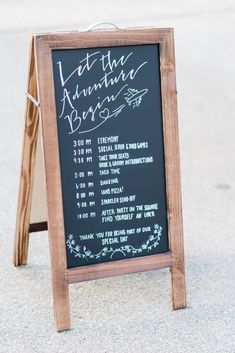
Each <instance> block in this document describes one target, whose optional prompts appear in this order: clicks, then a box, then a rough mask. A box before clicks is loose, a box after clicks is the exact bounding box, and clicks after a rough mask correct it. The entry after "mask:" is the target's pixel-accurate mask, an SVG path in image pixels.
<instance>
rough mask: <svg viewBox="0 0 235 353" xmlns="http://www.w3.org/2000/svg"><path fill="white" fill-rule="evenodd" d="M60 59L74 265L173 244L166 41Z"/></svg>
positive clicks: (59, 103) (56, 56)
mask: <svg viewBox="0 0 235 353" xmlns="http://www.w3.org/2000/svg"><path fill="white" fill-rule="evenodd" d="M52 60H53V73H54V86H55V100H56V111H57V127H58V141H59V153H60V167H61V178H62V195H63V208H64V226H65V237H66V238H65V242H66V250H67V265H68V268H72V267H78V266H84V265H89V264H95V263H101V262H106V261H115V260H120V259H126V258H133V257H139V256H147V255H152V254H159V253H164V252H167V251H168V250H169V248H168V224H167V205H166V186H165V164H164V143H163V127H162V109H161V85H160V60H159V46H158V45H157V44H150V45H135V46H133V45H131V46H120V47H105V48H89V49H65V50H64V49H63V50H62V49H60V50H53V51H52Z"/></svg>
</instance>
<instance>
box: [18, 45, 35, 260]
mask: <svg viewBox="0 0 235 353" xmlns="http://www.w3.org/2000/svg"><path fill="white" fill-rule="evenodd" d="M28 92H29V93H30V94H31V95H32V96H33V97H34V98H36V99H37V85H36V73H35V60H34V40H33V39H32V40H31V45H30V58H29V75H28ZM38 120H39V119H38V108H37V107H36V106H35V105H34V104H33V103H32V102H31V101H30V100H29V99H27V100H26V110H25V127H24V139H23V149H22V159H21V172H20V186H19V195H18V206H17V216H16V230H15V243H14V255H13V262H14V265H15V266H19V265H25V264H26V263H27V255H28V243H29V222H30V209H31V201H32V187H33V177H34V165H35V152H36V145H37V134H38Z"/></svg>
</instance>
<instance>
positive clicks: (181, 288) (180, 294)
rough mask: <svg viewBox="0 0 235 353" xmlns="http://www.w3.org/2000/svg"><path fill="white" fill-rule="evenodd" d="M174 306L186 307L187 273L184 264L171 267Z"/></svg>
mask: <svg viewBox="0 0 235 353" xmlns="http://www.w3.org/2000/svg"><path fill="white" fill-rule="evenodd" d="M171 282H172V306H173V309H174V310H176V309H183V308H185V307H186V293H185V275H184V268H183V267H182V265H180V266H178V267H177V266H173V267H172V268H171Z"/></svg>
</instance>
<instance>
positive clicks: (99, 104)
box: [57, 50, 148, 134]
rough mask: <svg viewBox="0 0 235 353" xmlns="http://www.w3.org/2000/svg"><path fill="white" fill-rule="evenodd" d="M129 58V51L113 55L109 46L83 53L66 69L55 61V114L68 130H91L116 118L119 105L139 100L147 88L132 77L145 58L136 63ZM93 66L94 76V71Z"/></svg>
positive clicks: (71, 131)
mask: <svg viewBox="0 0 235 353" xmlns="http://www.w3.org/2000/svg"><path fill="white" fill-rule="evenodd" d="M132 59H133V52H132V51H130V52H129V53H128V54H125V55H121V56H120V57H118V58H115V57H114V56H113V55H112V53H111V51H110V50H107V52H106V53H105V54H103V53H101V52H100V51H99V50H97V51H95V52H93V53H86V55H85V57H84V58H83V59H81V60H79V62H78V65H77V67H75V68H74V69H73V71H72V72H67V71H66V69H65V68H64V66H65V65H64V64H63V62H62V61H58V62H57V66H58V70H59V78H60V85H61V98H60V102H61V108H60V112H59V114H58V118H59V119H62V120H65V121H66V122H67V131H68V133H69V134H74V133H80V134H82V133H86V132H90V131H93V130H95V129H97V128H98V127H99V126H101V125H102V124H104V123H105V122H106V121H107V120H108V119H110V118H117V117H118V115H119V114H120V113H121V112H122V111H123V109H126V108H127V107H131V108H136V107H138V106H139V105H140V104H141V102H142V98H143V96H144V95H145V94H146V93H147V92H148V89H147V88H142V89H136V88H135V79H138V74H139V72H140V71H141V70H143V69H144V67H145V65H147V63H148V62H147V61H141V62H139V63H138V64H136V63H135V61H134V60H132ZM132 61H133V63H132ZM127 64H128V66H127ZM97 69H98V72H99V73H100V75H99V76H100V77H98V79H97V77H96V75H94V72H95V71H96V72H97ZM93 77H95V78H96V80H95V82H94V80H93ZM84 78H85V81H86V82H89V85H87V86H86V87H84V86H83V85H82V84H80V82H81V81H84ZM71 87H72V88H71Z"/></svg>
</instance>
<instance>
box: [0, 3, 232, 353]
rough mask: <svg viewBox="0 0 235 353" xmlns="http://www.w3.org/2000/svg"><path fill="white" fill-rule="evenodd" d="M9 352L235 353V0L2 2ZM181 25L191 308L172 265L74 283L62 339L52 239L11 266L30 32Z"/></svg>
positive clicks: (2, 303) (2, 270)
mask: <svg viewBox="0 0 235 353" xmlns="http://www.w3.org/2000/svg"><path fill="white" fill-rule="evenodd" d="M0 14H1V21H0V48H1V55H0V97H1V98H0V100H1V104H0V116H1V119H0V143H1V149H0V180H1V187H0V220H1V221H0V233H1V245H0V353H13V352H16V353H23V352H24V353H27V352H29V353H33V352H37V353H44V352H45V353H46V352H49V353H67V352H71V353H79V352H82V353H93V352H95V353H126V352H128V353H132V352H135V353H136V352H143V353H155V352H159V353H172V352H174V353H190V352H192V353H199V352H200V353H216V352H218V353H234V352H235V313H234V307H235V305H234V303H235V266H234V254H235V235H234V232H235V231H234V229H235V217H234V216H235V213H234V210H235V162H234V151H235V142H234V140H235V139H234V136H235V134H234V131H235V114H234V102H235V65H234V57H235V46H234V35H235V5H234V1H232V0H223V1H218V0H216V1H212V0H206V1H202V0H197V1H195V0H194V1H191V2H189V1H186V0H181V1H177V2H173V1H170V0H164V1H163V0H158V1H154V0H149V1H145V2H144V1H139V0H138V1H137V0H135V1H129V2H128V1H123V0H119V1H116V2H114V1H108V0H105V1H99V2H98V1H91V0H87V1H83V2H82V1H78V0H77V1H69V0H68V1H65V2H62V1H58V0H56V1H55V0H53V1H48V0H40V1H38V2H36V1H32V0H31V1H30V0H27V1H16V0H12V1H6V0H1V2H0ZM103 19H105V20H109V21H113V22H115V23H117V24H118V25H120V26H121V27H122V26H136V25H155V26H159V27H163V26H170V27H174V28H175V41H176V59H177V83H178V92H179V95H178V103H179V120H180V141H181V166H182V187H183V210H184V233H185V255H186V271H187V272H186V274H187V297H188V307H187V309H185V310H179V311H172V310H171V309H170V305H169V304H170V276H169V271H168V270H159V271H150V272H146V273H138V274H134V275H128V276H122V277H114V278H109V279H103V280H98V281H91V282H87V283H82V284H76V285H72V286H71V291H70V297H71V314H72V321H73V327H74V328H73V329H72V330H70V331H67V332H63V333H57V332H56V331H55V327H54V319H53V311H52V292H51V275H50V262H49V253H48V240H47V233H46V232H44V233H38V234H34V235H32V236H31V239H30V249H29V250H30V252H29V264H28V266H26V267H24V268H14V267H13V266H12V249H13V237H14V226H15V215H16V203H17V192H18V181H19V167H20V153H21V143H22V136H23V135H22V134H23V113H24V104H25V98H24V92H25V89H26V79H27V77H26V76H27V65H28V62H27V61H28V47H29V39H30V33H32V32H35V31H36V32H39V31H46V30H63V29H70V28H71V29H74V28H85V27H86V26H87V25H89V24H90V23H92V22H94V21H97V20H103Z"/></svg>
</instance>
